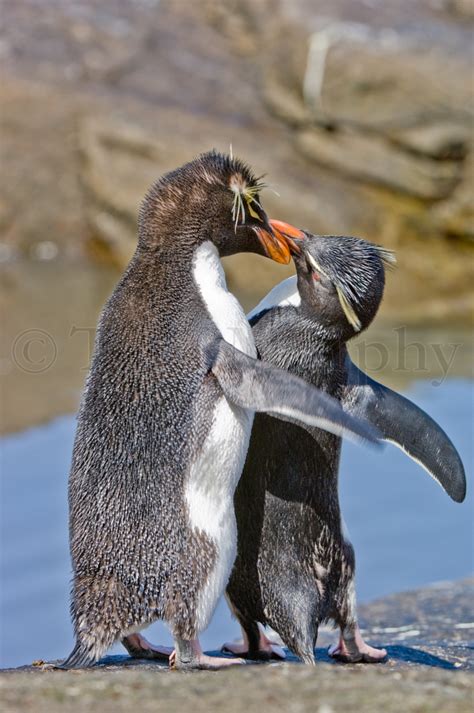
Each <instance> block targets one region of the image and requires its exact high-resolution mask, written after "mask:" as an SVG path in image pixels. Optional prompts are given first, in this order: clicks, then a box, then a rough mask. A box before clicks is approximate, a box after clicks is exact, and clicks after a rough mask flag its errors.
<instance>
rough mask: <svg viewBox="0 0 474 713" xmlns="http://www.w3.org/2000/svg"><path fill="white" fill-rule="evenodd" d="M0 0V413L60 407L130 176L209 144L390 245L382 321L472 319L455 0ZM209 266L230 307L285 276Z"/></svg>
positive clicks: (129, 195)
mask: <svg viewBox="0 0 474 713" xmlns="http://www.w3.org/2000/svg"><path fill="white" fill-rule="evenodd" d="M0 18H1V21H2V25H3V28H2V36H1V41H0V57H1V64H2V84H1V88H0V97H1V106H2V110H1V122H2V125H1V150H2V159H1V161H2V163H1V165H2V175H3V181H2V187H3V191H2V197H1V200H0V260H1V263H2V268H3V269H2V278H1V279H2V283H1V300H2V309H3V320H2V322H3V327H4V328H3V329H2V332H3V345H2V353H1V354H2V356H1V358H0V369H1V371H2V372H3V375H4V376H6V377H7V379H6V385H5V386H4V390H3V399H2V401H3V405H4V408H5V411H6V412H7V413H8V416H7V417H6V418H5V419H4V422H3V425H2V428H3V430H14V429H16V428H19V427H21V426H24V425H28V424H30V423H35V422H37V421H39V420H42V419H44V418H45V417H46V416H50V415H53V413H62V412H64V411H70V410H74V408H75V407H76V405H77V397H78V391H79V390H80V387H81V385H82V381H83V378H84V375H85V373H86V369H87V363H88V358H89V356H90V340H89V337H90V334H91V333H92V332H90V333H89V332H87V331H86V330H93V329H94V327H95V324H96V319H97V312H98V309H99V308H100V305H101V304H102V303H103V301H104V300H105V299H106V297H107V295H108V294H109V293H110V291H111V289H112V286H113V284H114V282H115V281H116V279H117V276H118V274H119V270H120V269H122V268H123V267H124V266H125V265H126V263H127V261H128V259H129V258H130V256H131V254H132V253H133V251H134V247H135V241H136V216H137V210H138V206H139V203H140V200H141V198H142V196H143V194H144V193H145V191H146V190H147V188H148V186H149V185H150V184H151V183H152V182H153V181H154V180H155V179H156V178H157V177H158V176H159V175H160V174H162V173H163V172H164V171H167V170H168V169H171V168H173V167H175V166H177V165H179V164H181V163H183V162H185V161H187V160H189V159H190V158H192V157H193V156H194V155H196V154H197V153H199V152H201V151H204V150H207V149H209V148H211V147H212V146H215V147H217V148H219V149H221V150H228V147H229V144H232V145H233V150H234V153H236V154H238V155H239V156H241V157H242V158H244V159H246V160H248V161H249V162H250V163H251V164H252V166H253V167H254V168H255V170H256V172H257V173H266V174H267V180H268V182H269V183H270V184H271V186H272V187H273V188H274V189H275V190H276V191H277V192H278V194H279V195H278V196H277V195H275V194H274V193H272V192H271V191H266V193H265V194H264V196H263V199H264V205H265V207H266V208H267V211H268V212H269V214H270V215H274V216H275V217H278V218H280V219H283V220H289V221H291V222H293V223H296V224H297V225H300V226H303V227H305V228H307V229H309V230H311V231H313V232H317V233H328V234H331V233H336V234H339V233H344V234H351V235H359V236H363V237H366V238H368V239H370V240H373V241H375V242H378V243H381V244H383V245H385V246H387V247H390V248H393V249H394V250H396V252H397V256H398V263H399V267H398V271H397V272H396V273H395V275H394V276H393V275H392V276H391V278H390V279H389V281H388V286H387V293H386V299H385V302H384V305H383V308H382V311H381V316H380V319H381V320H382V321H384V320H385V321H386V322H387V323H397V324H402V323H403V324H408V325H410V324H411V325H413V324H414V325H419V324H422V325H424V326H426V325H431V326H432V328H433V329H437V328H438V327H440V326H442V325H446V324H449V325H453V324H460V325H467V324H468V323H470V320H471V319H472V307H473V302H472V282H473V273H474V263H473V245H474V243H473V238H474V221H473V208H472V188H473V163H474V158H473V133H472V127H473V124H472V119H473V112H474V102H473V98H474V97H473V83H472V59H473V58H472V27H473V20H474V3H473V2H472V0H385V1H382V0H196V1H195V2H191V0H159V1H158V0H107V2H102V1H101V0H81V1H74V0H5V1H4V2H2V3H1V10H0ZM226 269H227V273H228V278H229V285H230V287H231V289H233V290H235V291H236V293H237V294H238V296H239V297H240V299H241V300H242V302H243V304H244V305H245V306H246V307H250V306H251V305H252V304H254V303H255V302H256V301H257V300H258V299H259V298H260V297H261V296H262V294H264V293H265V292H266V291H267V290H268V289H269V288H270V287H271V286H272V284H274V283H275V282H277V281H279V280H280V279H283V277H285V276H286V275H287V274H289V273H290V272H291V268H287V269H285V268H281V267H279V266H277V265H274V264H272V263H271V262H270V261H268V260H265V259H263V258H258V257H256V256H236V257H234V258H231V259H229V260H227V261H226ZM38 328H39V329H41V330H44V331H45V332H46V333H47V335H48V336H47V337H46V343H45V342H44V340H43V341H41V337H39V338H38V339H35V340H33V341H31V343H30V342H28V344H29V346H28V347H26V346H25V344H26V342H25V339H26V337H23V335H24V334H29V333H30V332H31V331H32V330H35V329H38ZM81 330H82V331H81ZM49 337H51V338H52V339H53V341H54V347H55V349H56V353H55V356H54V355H53V356H54V365H55V369H54V370H51V369H50V368H49V367H48V368H45V369H44V370H43V371H42V372H41V373H42V376H41V378H40V379H38V377H37V373H38V369H37V370H36V371H35V369H36V366H37V365H38V364H39V365H40V366H41V365H42V364H44V365H47V364H48V358H49V357H48V355H47V354H46V357H45V350H46V351H47V349H48V348H49V347H48V338H49ZM22 340H23V341H22ZM24 342H25V343H24ZM45 344H46V346H45ZM35 350H36V351H35ZM50 356H51V355H50ZM28 364H29V366H30V367H31V366H32V365H35V369H33V370H31V368H30V369H29V368H26V367H27V366H28ZM73 371H74V375H73V374H72V372H73Z"/></svg>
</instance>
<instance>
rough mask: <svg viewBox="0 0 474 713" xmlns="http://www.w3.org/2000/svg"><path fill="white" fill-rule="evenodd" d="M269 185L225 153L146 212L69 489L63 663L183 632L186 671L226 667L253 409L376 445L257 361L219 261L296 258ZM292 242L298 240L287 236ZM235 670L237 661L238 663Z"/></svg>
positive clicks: (90, 396) (172, 180)
mask: <svg viewBox="0 0 474 713" xmlns="http://www.w3.org/2000/svg"><path fill="white" fill-rule="evenodd" d="M261 187H262V185H261V184H260V183H259V181H258V180H257V179H255V177H254V176H253V175H252V173H251V171H250V169H249V168H248V167H247V166H246V165H244V164H243V163H242V162H240V161H239V160H236V159H233V158H231V157H229V156H225V155H222V154H219V153H216V152H210V153H207V154H203V155H202V156H200V157H199V158H197V159H196V160H194V161H192V162H190V163H188V164H186V165H184V166H182V167H181V168H179V169H177V170H175V171H173V172H171V173H169V174H167V175H165V176H164V177H163V178H162V179H161V180H159V181H158V182H157V183H156V184H155V185H154V186H153V187H152V188H151V190H150V191H149V193H148V195H147V196H146V198H145V200H144V202H143V205H142V207H141V210H140V217H139V238H138V246H137V250H136V253H135V255H134V256H133V258H132V260H131V262H130V264H129V266H128V268H127V269H126V271H125V273H124V275H123V277H122V278H121V280H120V282H119V284H118V285H117V287H116V289H115V291H114V293H113V294H112V296H111V298H110V299H109V301H108V302H107V304H106V306H105V308H104V311H103V313H102V316H101V318H100V322H99V326H98V330H97V335H96V342H95V349H94V355H93V359H92V366H91V370H90V374H89V377H88V381H87V385H86V389H85V392H84V396H83V400H82V404H81V408H80V413H79V417H78V426H77V432H76V439H75V444H74V450H73V460H72V468H71V474H70V482H69V508H70V548H71V557H72V567H73V584H72V604H71V611H72V618H73V623H74V629H75V635H76V644H75V647H74V649H73V651H72V653H71V654H70V656H69V657H68V659H67V660H66V661H65V663H64V664H63V665H64V667H66V668H67V667H82V666H87V665H91V664H93V663H94V662H95V661H97V660H98V659H99V658H100V657H101V656H102V655H103V653H104V652H105V651H106V650H107V648H108V647H109V646H111V644H113V643H114V642H115V641H117V640H121V639H123V640H124V643H125V645H126V646H127V648H128V649H129V651H131V653H133V654H134V655H144V656H157V657H159V656H160V655H164V656H165V655H166V654H167V653H169V652H167V651H166V650H163V649H159V648H153V647H152V646H151V645H149V644H148V642H147V641H146V639H144V638H143V637H142V636H141V634H139V633H138V632H139V631H140V630H141V629H143V628H144V627H146V626H147V625H148V624H150V623H151V622H153V621H155V620H157V619H164V620H165V621H166V622H167V623H168V625H169V626H170V628H171V630H172V633H173V636H174V640H175V659H174V660H175V666H176V667H177V668H217V667H219V666H220V665H224V664H226V663H229V659H224V658H222V659H216V658H212V657H206V656H204V655H203V653H202V650H201V648H200V646H199V643H198V641H197V636H198V634H199V632H201V631H202V630H203V629H205V627H206V626H207V624H208V622H209V619H210V617H211V615H212V613H213V611H214V608H215V605H216V602H217V600H218V598H219V596H220V595H221V594H222V592H223V591H224V589H225V586H226V584H227V580H228V577H229V573H230V570H231V567H232V564H233V561H234V558H235V554H236V534H237V533H236V524H235V515H234V508H233V496H234V490H235V486H236V484H237V481H238V479H239V477H240V474H241V471H242V467H243V464H244V460H245V455H246V451H247V447H248V440H249V437H250V432H251V427H252V421H253V415H254V412H255V411H266V412H269V413H273V414H275V415H278V416H280V417H282V418H288V419H296V420H299V419H302V420H303V421H305V422H306V423H307V424H311V425H312V426H316V425H321V426H322V427H323V428H329V429H330V430H332V431H334V432H335V433H339V434H340V433H342V432H343V431H344V432H345V431H347V432H352V433H354V434H355V435H356V436H357V437H360V438H369V439H373V438H374V437H375V436H374V432H375V429H372V428H371V427H370V426H367V427H365V426H364V425H363V424H361V423H360V422H359V420H358V419H356V418H353V417H352V416H350V415H345V414H344V412H343V411H342V409H341V408H340V406H339V404H337V402H335V401H334V400H332V399H331V398H330V397H328V396H326V395H324V394H321V393H320V392H318V391H317V390H316V389H314V388H313V387H311V386H309V385H307V384H305V383H304V382H303V381H302V380H300V379H298V378H297V377H295V376H292V375H289V374H287V373H285V372H283V371H280V370H278V369H275V367H271V366H268V365H265V364H263V363H261V362H259V361H257V360H256V349H255V344H254V340H253V336H252V331H251V329H250V326H249V324H248V322H247V320H246V318H245V315H244V313H243V311H242V309H241V306H240V305H239V303H238V302H237V300H236V299H235V297H234V296H233V295H232V294H230V293H229V292H228V291H227V288H226V284H225V277H224V273H223V270H222V266H221V263H220V256H223V255H231V254H233V253H237V252H245V251H248V252H255V253H258V254H260V255H266V256H269V257H271V258H273V259H274V260H277V261H278V262H288V261H289V259H290V251H289V246H290V245H291V236H293V237H295V238H298V237H302V234H301V233H300V231H298V230H296V228H292V227H291V226H289V225H287V224H281V223H274V224H273V225H272V224H271V223H270V222H269V220H268V219H267V216H266V214H265V212H264V210H263V209H262V207H261V204H260V201H259V191H260V189H261ZM280 231H283V232H284V233H285V235H283V234H282V232H280ZM230 661H231V662H232V660H230Z"/></svg>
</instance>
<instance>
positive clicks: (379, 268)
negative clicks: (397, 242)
mask: <svg viewBox="0 0 474 713" xmlns="http://www.w3.org/2000/svg"><path fill="white" fill-rule="evenodd" d="M305 235H306V238H305V240H304V241H302V242H301V243H298V244H299V246H300V250H299V252H296V251H295V252H294V261H295V265H296V271H297V276H298V291H299V293H300V297H301V304H302V306H303V307H304V308H306V309H307V310H310V311H311V314H312V316H313V317H314V315H316V316H317V320H318V322H319V323H321V324H323V325H324V326H326V327H328V328H331V329H332V331H336V332H337V334H338V335H339V337H341V338H343V339H345V340H347V339H351V337H353V336H355V335H356V334H357V333H359V332H361V331H362V330H364V329H366V328H367V327H368V326H369V324H370V323H371V322H372V320H373V318H374V317H375V315H376V313H377V310H378V308H379V306H380V302H381V301H382V296H383V291H384V285H385V266H386V265H393V264H394V263H395V256H394V254H393V253H392V252H391V251H390V250H386V249H385V248H382V247H380V246H378V245H374V244H373V243H369V242H367V241H366V240H361V239H360V238H353V237H346V236H332V235H324V236H320V235H311V234H310V233H305Z"/></svg>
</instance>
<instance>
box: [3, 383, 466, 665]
mask: <svg viewBox="0 0 474 713" xmlns="http://www.w3.org/2000/svg"><path fill="white" fill-rule="evenodd" d="M472 386H473V385H472V382H470V381H466V380H448V381H445V382H443V384H442V385H441V386H439V387H434V386H433V385H432V384H431V382H418V383H417V384H415V386H414V387H413V388H412V389H411V391H410V392H409V394H408V395H409V397H410V398H411V399H412V400H413V401H415V402H416V403H417V404H419V405H420V406H421V407H422V408H424V409H425V410H426V411H428V412H429V413H430V414H431V416H433V417H434V418H435V419H436V420H437V421H438V422H439V423H440V424H441V426H443V428H445V430H446V431H447V432H448V433H449V435H450V437H451V439H452V440H453V442H454V444H455V445H456V447H457V448H458V449H459V452H460V453H461V456H462V458H463V460H464V463H465V466H466V471H467V474H468V481H469V477H470V476H471V475H472V472H473V468H472V466H473V443H472V440H473V439H472V420H473V419H472V417H473V388H472ZM74 428H75V420H74V418H73V417H64V418H60V419H58V420H55V421H53V422H52V423H50V424H48V425H46V426H42V427H39V428H35V429H31V430H28V431H25V432H23V433H19V434H16V435H13V436H8V437H5V438H3V439H2V441H1V456H2V479H1V496H2V497H1V503H2V504H1V541H0V544H1V548H0V554H1V559H0V567H1V580H0V581H1V592H0V594H1V612H0V641H1V644H0V646H1V649H0V666H2V667H7V666H17V665H21V664H25V663H29V662H31V661H33V660H34V659H44V660H49V659H55V658H61V657H63V656H65V655H66V654H68V653H69V651H70V649H71V648H72V644H73V638H72V630H71V625H70V621H69V612H68V606H69V601H68V600H69V579H70V565H69V554H68V534H67V497H66V490H67V476H68V469H69V462H70V456H71V449H72V441H73V437H74ZM341 500H342V509H343V513H344V518H345V520H346V522H347V525H348V528H349V531H350V534H351V539H352V542H353V544H354V546H355V550H356V556H357V571H358V576H357V582H358V596H359V600H360V601H367V600H369V599H372V598H375V597H378V596H381V595H384V594H387V593H391V592H395V591H399V590H403V589H409V588H412V587H417V586H421V585H424V584H428V583H431V582H434V581H439V580H443V579H444V580H447V579H455V578H458V577H464V576H467V575H469V574H471V573H472V571H473V540H472V534H473V533H472V522H473V513H474V497H473V490H472V488H471V487H469V482H468V496H467V498H466V501H465V502H464V503H463V504H462V505H459V504H457V503H453V502H452V501H451V500H450V499H449V498H448V497H447V496H446V495H445V493H444V492H443V491H442V490H441V488H439V486H438V485H437V484H436V483H435V482H434V481H433V480H432V479H431V478H429V477H428V475H427V474H426V473H425V471H424V470H422V469H421V468H420V467H419V466H417V465H416V464H415V463H413V462H412V461H410V460H409V459H408V458H407V457H406V456H405V455H404V454H403V453H402V452H401V451H399V450H398V449H396V448H394V447H390V446H387V447H386V448H385V450H384V451H382V452H375V451H371V450H368V449H363V448H357V447H355V446H352V445H350V444H346V445H345V447H344V452H343V459H342V467H341ZM237 635H238V627H237V624H236V622H235V621H233V620H232V619H231V617H230V614H229V613H228V611H227V607H226V605H225V603H224V602H221V603H220V605H219V607H218V609H217V611H216V613H215V616H214V618H213V621H212V623H211V625H210V627H209V629H208V630H207V631H206V632H205V634H204V635H203V636H202V643H203V645H204V647H205V648H214V647H217V646H219V645H220V644H221V643H222V642H223V641H224V640H229V639H232V638H235V637H236V636H237ZM147 636H149V638H150V639H151V640H153V641H155V642H160V643H171V639H170V637H169V634H168V632H167V631H166V628H165V627H164V625H162V624H161V623H160V624H155V625H153V626H152V627H151V628H150V629H149V630H148V632H147ZM119 649H120V647H119V646H118V647H117V649H116V650H117V651H118V650H119Z"/></svg>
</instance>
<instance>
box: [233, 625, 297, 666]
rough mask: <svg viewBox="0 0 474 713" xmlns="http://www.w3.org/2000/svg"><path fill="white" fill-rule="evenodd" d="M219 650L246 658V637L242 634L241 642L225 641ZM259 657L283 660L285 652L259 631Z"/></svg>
mask: <svg viewBox="0 0 474 713" xmlns="http://www.w3.org/2000/svg"><path fill="white" fill-rule="evenodd" d="M221 651H223V652H226V653H229V654H234V655H235V656H243V657H244V658H248V655H249V645H248V641H247V637H246V636H244V640H243V641H242V642H236V641H232V642H227V643H225V644H224V645H223V647H222V649H221ZM258 653H259V658H261V659H264V660H267V661H269V660H272V659H273V660H277V661H284V660H285V659H286V654H285V652H284V650H283V649H282V647H281V646H279V644H277V643H276V642H274V641H271V640H270V639H269V638H268V636H266V635H265V634H264V633H263V631H260V641H259V645H258Z"/></svg>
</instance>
